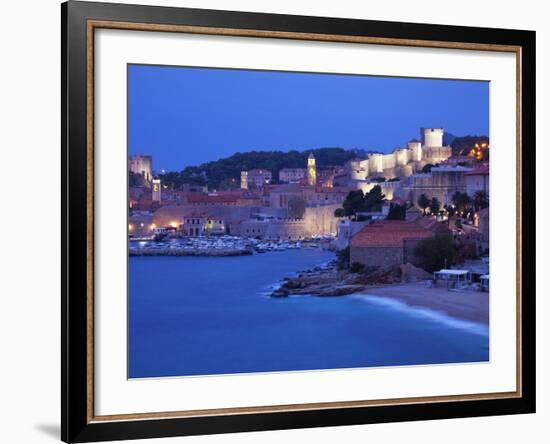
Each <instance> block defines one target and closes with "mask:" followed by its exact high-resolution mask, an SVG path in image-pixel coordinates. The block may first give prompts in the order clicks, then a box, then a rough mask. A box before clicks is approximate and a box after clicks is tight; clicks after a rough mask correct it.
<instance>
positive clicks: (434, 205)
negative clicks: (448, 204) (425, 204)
mask: <svg viewBox="0 0 550 444" xmlns="http://www.w3.org/2000/svg"><path fill="white" fill-rule="evenodd" d="M439 208H441V204H440V203H439V200H438V199H437V197H432V200H431V201H430V212H431V213H432V214H437V213H438V212H439Z"/></svg>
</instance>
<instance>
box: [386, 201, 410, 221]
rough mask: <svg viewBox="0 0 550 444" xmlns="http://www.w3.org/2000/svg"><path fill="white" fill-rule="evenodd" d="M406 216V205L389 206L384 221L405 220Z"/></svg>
mask: <svg viewBox="0 0 550 444" xmlns="http://www.w3.org/2000/svg"><path fill="white" fill-rule="evenodd" d="M406 216H407V204H403V205H399V204H393V203H391V204H390V210H389V211H388V216H387V217H386V220H405V218H406Z"/></svg>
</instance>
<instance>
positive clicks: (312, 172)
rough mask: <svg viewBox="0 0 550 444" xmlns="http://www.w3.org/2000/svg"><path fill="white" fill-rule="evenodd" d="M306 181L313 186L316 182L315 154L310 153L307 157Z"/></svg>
mask: <svg viewBox="0 0 550 444" xmlns="http://www.w3.org/2000/svg"><path fill="white" fill-rule="evenodd" d="M307 183H308V185H309V186H312V187H314V186H315V185H316V184H317V168H316V167H315V156H314V155H313V153H310V154H309V156H308V158H307Z"/></svg>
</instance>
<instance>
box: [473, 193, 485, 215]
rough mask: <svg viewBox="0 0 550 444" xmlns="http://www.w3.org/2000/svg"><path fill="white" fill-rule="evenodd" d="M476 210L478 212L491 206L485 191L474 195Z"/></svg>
mask: <svg viewBox="0 0 550 444" xmlns="http://www.w3.org/2000/svg"><path fill="white" fill-rule="evenodd" d="M473 202H474V208H475V210H476V211H479V210H482V209H483V208H487V207H488V206H489V196H487V193H486V192H485V191H482V190H479V191H476V192H475V193H474V199H473Z"/></svg>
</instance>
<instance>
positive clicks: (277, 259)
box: [128, 249, 489, 378]
mask: <svg viewBox="0 0 550 444" xmlns="http://www.w3.org/2000/svg"><path fill="white" fill-rule="evenodd" d="M333 258H334V254H333V253H330V252H327V251H322V250H320V249H300V250H286V251H281V252H269V253H264V254H254V255H251V256H236V257H187V256H183V257H174V256H156V257H130V258H129V294H128V302H129V313H128V322H129V325H128V333H129V348H128V363H129V375H128V376H129V377H130V378H143V377H162V376H190V375H213V374H230V373H247V372H281V371H293V370H294V371H296V370H323V369H338V368H360V367H373V366H396V365H401V366H402V365H421V364H424V365H427V364H449V363H463V362H481V361H487V360H488V359H489V334H488V328H487V327H486V326H482V325H478V324H473V323H469V322H463V321H459V320H456V319H452V318H449V317H448V316H445V315H443V314H441V313H437V312H432V311H430V310H426V309H418V308H411V307H409V306H407V305H405V304H401V303H395V302H392V301H389V300H388V299H382V298H377V297H370V296H368V295H351V296H341V297H315V296H291V297H289V298H271V297H269V294H270V293H271V291H272V290H273V288H274V286H275V285H276V284H277V282H280V281H281V279H283V278H284V277H287V276H290V275H292V274H293V273H296V272H298V271H301V270H306V269H310V268H312V267H314V266H316V265H320V264H323V263H326V262H327V261H328V260H330V259H333Z"/></svg>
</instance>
